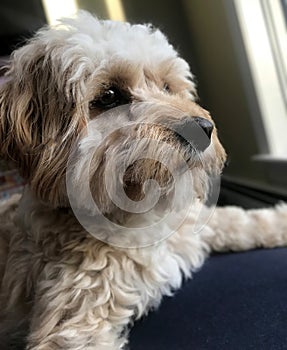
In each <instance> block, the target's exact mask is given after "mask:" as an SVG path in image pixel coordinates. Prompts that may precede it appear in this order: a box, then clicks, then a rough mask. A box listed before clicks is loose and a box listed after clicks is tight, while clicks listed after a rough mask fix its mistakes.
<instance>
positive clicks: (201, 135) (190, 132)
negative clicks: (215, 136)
mask: <svg viewBox="0 0 287 350" xmlns="http://www.w3.org/2000/svg"><path fill="white" fill-rule="evenodd" d="M173 129H174V131H175V133H176V137H177V139H178V140H179V141H180V142H181V143H182V144H184V145H187V144H191V145H192V146H193V147H194V148H195V149H197V150H198V151H202V152H203V151H204V150H205V149H206V148H207V147H208V146H209V145H210V139H211V134H212V131H213V124H212V123H211V122H210V121H209V120H207V119H205V118H202V117H184V118H183V119H182V120H181V121H179V122H177V123H176V124H175V125H174V127H173Z"/></svg>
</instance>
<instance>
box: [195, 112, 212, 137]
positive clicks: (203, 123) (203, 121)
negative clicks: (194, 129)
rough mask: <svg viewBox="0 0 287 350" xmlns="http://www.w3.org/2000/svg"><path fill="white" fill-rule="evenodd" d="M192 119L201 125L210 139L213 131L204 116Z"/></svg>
mask: <svg viewBox="0 0 287 350" xmlns="http://www.w3.org/2000/svg"><path fill="white" fill-rule="evenodd" d="M193 120H194V121H195V122H196V123H197V124H198V125H199V126H200V127H201V129H202V130H203V131H204V132H205V133H206V135H207V137H208V138H209V139H210V138H211V134H212V131H213V128H214V126H213V124H212V123H211V122H210V121H209V120H208V119H205V118H202V117H194V118H193Z"/></svg>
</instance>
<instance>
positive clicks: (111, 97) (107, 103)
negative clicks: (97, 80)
mask: <svg viewBox="0 0 287 350" xmlns="http://www.w3.org/2000/svg"><path fill="white" fill-rule="evenodd" d="M124 103H127V99H126V98H124V96H123V95H122V93H121V92H120V91H119V90H118V89H117V88H115V87H110V88H109V89H107V90H105V91H104V92H103V93H102V95H101V96H100V97H98V98H96V99H94V100H93V101H91V102H90V103H89V108H90V109H94V108H105V109H108V108H113V107H116V106H119V105H121V104H124Z"/></svg>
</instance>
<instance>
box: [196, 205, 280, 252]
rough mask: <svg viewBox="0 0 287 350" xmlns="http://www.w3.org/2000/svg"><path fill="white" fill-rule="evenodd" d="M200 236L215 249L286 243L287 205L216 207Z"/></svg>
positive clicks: (251, 247) (237, 249)
mask: <svg viewBox="0 0 287 350" xmlns="http://www.w3.org/2000/svg"><path fill="white" fill-rule="evenodd" d="M202 238H203V240H204V241H206V242H207V243H208V245H209V246H210V248H211V249H212V250H214V251H228V250H232V251H240V250H248V249H254V248H258V247H265V248H273V247H279V246H285V245H287V205H286V204H282V205H278V206H276V207H274V208H267V209H252V210H244V209H242V208H239V207H223V208H219V207H218V208H216V209H215V211H214V213H213V215H212V216H211V218H210V220H209V222H208V223H207V227H205V228H204V229H203V231H202Z"/></svg>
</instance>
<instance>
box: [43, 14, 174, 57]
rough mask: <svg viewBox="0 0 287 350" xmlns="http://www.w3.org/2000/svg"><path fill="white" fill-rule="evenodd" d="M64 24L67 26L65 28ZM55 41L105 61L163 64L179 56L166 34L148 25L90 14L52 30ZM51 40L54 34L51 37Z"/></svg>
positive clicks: (81, 53) (70, 20)
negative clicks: (114, 58)
mask: <svg viewBox="0 0 287 350" xmlns="http://www.w3.org/2000/svg"><path fill="white" fill-rule="evenodd" d="M63 25H64V26H63ZM53 33H54V35H52V37H53V36H54V38H55V42H57V43H61V45H62V46H63V45H64V46H66V48H67V49H68V50H69V52H70V54H73V53H74V54H76V52H78V57H79V55H81V56H86V57H87V59H92V60H96V61H97V62H103V61H104V60H107V59H111V58H113V57H116V58H117V59H118V60H120V59H122V60H124V59H129V60H130V61H132V62H134V63H135V64H136V63H137V62H138V63H140V62H144V61H145V62H153V63H154V64H155V63H156V62H162V61H166V60H168V59H174V58H176V57H177V52H176V51H175V50H174V48H173V47H172V45H170V44H169V42H168V40H167V38H166V37H165V35H164V34H163V33H162V32H161V31H160V30H158V29H153V27H152V26H151V25H149V24H130V23H127V22H117V21H111V20H99V19H97V18H96V17H94V16H91V15H90V14H87V13H80V14H79V15H78V16H77V18H76V19H66V20H63V22H62V23H61V25H60V26H59V27H58V28H55V30H54V31H53ZM48 35H49V36H50V39H51V33H50V34H48Z"/></svg>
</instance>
